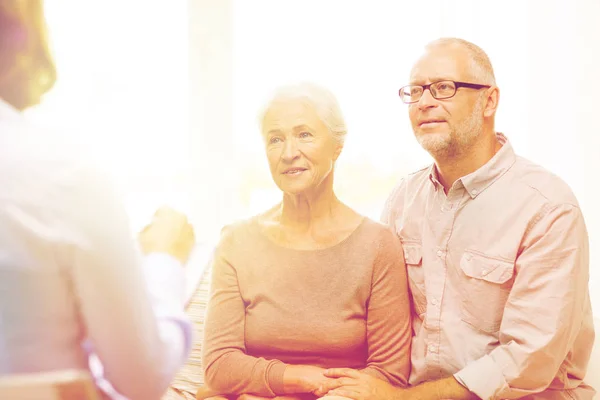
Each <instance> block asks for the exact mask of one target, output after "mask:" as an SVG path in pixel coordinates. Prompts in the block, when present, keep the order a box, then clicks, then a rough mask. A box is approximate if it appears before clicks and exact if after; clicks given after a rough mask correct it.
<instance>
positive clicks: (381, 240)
mask: <svg viewBox="0 0 600 400" xmlns="http://www.w3.org/2000/svg"><path fill="white" fill-rule="evenodd" d="M363 226H364V229H363V232H364V235H365V236H367V238H363V239H362V240H365V243H373V244H375V247H376V248H377V249H380V250H381V249H389V248H392V247H393V248H396V247H397V246H398V245H399V244H400V239H399V238H398V236H397V235H396V233H394V230H393V229H392V227H390V226H389V225H386V224H384V223H382V222H379V221H375V220H373V219H371V218H368V217H364V222H363Z"/></svg>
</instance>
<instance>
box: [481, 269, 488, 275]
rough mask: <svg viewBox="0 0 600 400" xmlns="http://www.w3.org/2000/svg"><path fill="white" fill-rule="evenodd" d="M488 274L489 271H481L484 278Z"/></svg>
mask: <svg viewBox="0 0 600 400" xmlns="http://www.w3.org/2000/svg"><path fill="white" fill-rule="evenodd" d="M489 273H490V271H488V270H487V269H484V270H483V271H481V276H486V275H487V274H489Z"/></svg>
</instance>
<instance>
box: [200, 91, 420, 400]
mask: <svg viewBox="0 0 600 400" xmlns="http://www.w3.org/2000/svg"><path fill="white" fill-rule="evenodd" d="M261 124H262V135H263V139H264V143H265V148H266V154H267V159H268V162H269V167H270V170H271V174H272V176H273V180H274V181H275V183H276V184H277V186H278V187H279V188H280V189H281V191H282V192H283V198H282V201H281V203H279V204H277V205H276V206H275V207H273V208H271V209H270V210H268V211H266V212H264V213H263V214H260V215H257V216H255V217H253V218H250V219H249V220H246V221H242V222H239V223H236V224H234V225H232V226H229V227H227V228H226V229H225V230H224V232H223V235H222V238H221V241H220V243H219V245H218V247H217V250H216V253H215V258H214V264H213V278H212V287H211V295H210V301H209V305H208V311H207V316H206V326H205V337H204V344H203V364H204V372H205V384H206V387H204V388H202V389H201V390H200V391H199V392H198V398H206V397H209V396H210V394H211V393H213V394H214V393H219V394H221V395H226V396H227V397H228V398H237V397H238V396H241V395H243V394H246V397H247V398H263V397H264V398H274V397H275V398H285V399H310V398H313V399H314V398H315V397H316V395H315V394H316V393H318V391H319V386H320V384H321V383H323V382H325V381H326V379H327V378H326V377H325V376H324V375H323V372H324V371H325V369H327V368H331V367H348V368H354V369H357V370H361V371H363V372H366V373H368V374H370V375H372V376H374V377H377V378H380V379H383V380H386V381H389V382H391V383H392V384H395V385H406V383H407V378H408V374H409V367H410V365H409V363H410V361H409V354H410V341H411V326H410V316H409V297H408V289H407V283H406V272H405V265H404V261H403V260H404V259H403V255H402V248H401V246H400V243H399V241H398V240H397V238H396V237H395V235H394V234H393V233H392V232H391V231H390V230H388V229H387V228H386V227H384V226H383V225H381V224H379V223H377V222H374V221H372V220H370V219H368V218H365V217H363V216H361V215H360V214H358V213H357V212H356V211H354V210H352V209H351V208H350V207H348V206H347V205H345V204H344V203H342V202H341V201H340V200H339V199H338V198H337V197H336V195H335V193H334V190H333V175H334V169H335V163H336V160H337V159H338V157H339V156H340V153H341V151H342V148H343V144H344V138H345V135H346V126H345V123H344V120H343V118H342V115H341V112H340V109H339V107H338V104H337V101H336V100H335V98H334V97H333V95H332V94H331V93H329V92H328V91H327V90H325V89H323V88H321V87H318V86H315V85H310V84H301V85H297V86H291V87H285V88H282V89H280V90H279V91H278V92H277V93H276V95H275V96H274V98H273V99H272V100H271V102H270V103H269V104H268V106H267V108H266V111H265V113H264V115H263V117H262V119H261ZM249 395H251V396H249ZM242 397H243V396H242ZM217 398H224V397H217Z"/></svg>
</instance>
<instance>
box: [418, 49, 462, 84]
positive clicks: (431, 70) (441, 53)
mask: <svg viewBox="0 0 600 400" xmlns="http://www.w3.org/2000/svg"><path fill="white" fill-rule="evenodd" d="M466 67H467V62H466V60H465V55H464V54H463V53H462V52H460V51H456V50H453V49H450V48H434V49H431V50H428V51H426V52H425V53H424V54H423V55H422V56H421V57H420V58H419V59H418V60H417V62H416V63H415V64H414V65H413V68H412V69H411V72H410V83H426V82H435V81H439V80H443V79H450V80H460V79H462V77H464V76H465V75H466V74H468V71H467V70H466Z"/></svg>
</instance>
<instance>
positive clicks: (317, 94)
mask: <svg viewBox="0 0 600 400" xmlns="http://www.w3.org/2000/svg"><path fill="white" fill-rule="evenodd" d="M289 100H301V101H304V102H306V104H310V105H311V106H313V107H314V108H315V110H316V112H317V115H318V116H319V118H320V119H321V121H322V122H323V124H325V126H327V128H328V129H329V132H330V133H331V135H332V136H333V138H334V139H335V140H336V141H337V142H338V143H339V144H340V145H343V144H344V141H345V139H346V133H347V132H348V131H347V127H346V121H345V120H344V116H343V115H342V110H341V109H340V106H339V104H338V101H337V99H336V98H335V96H334V95H333V93H331V92H330V91H329V90H328V89H326V88H324V87H323V86H319V85H316V84H314V83H309V82H302V83H298V84H292V85H287V86H281V87H279V88H278V89H277V90H276V91H275V93H274V95H273V96H272V97H271V99H270V100H269V101H268V102H267V105H266V106H265V107H264V108H263V110H262V111H261V112H260V113H259V123H260V128H261V131H263V124H264V118H265V115H266V114H267V112H268V111H269V109H270V108H271V107H272V106H273V105H274V104H276V103H279V102H283V101H289Z"/></svg>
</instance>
